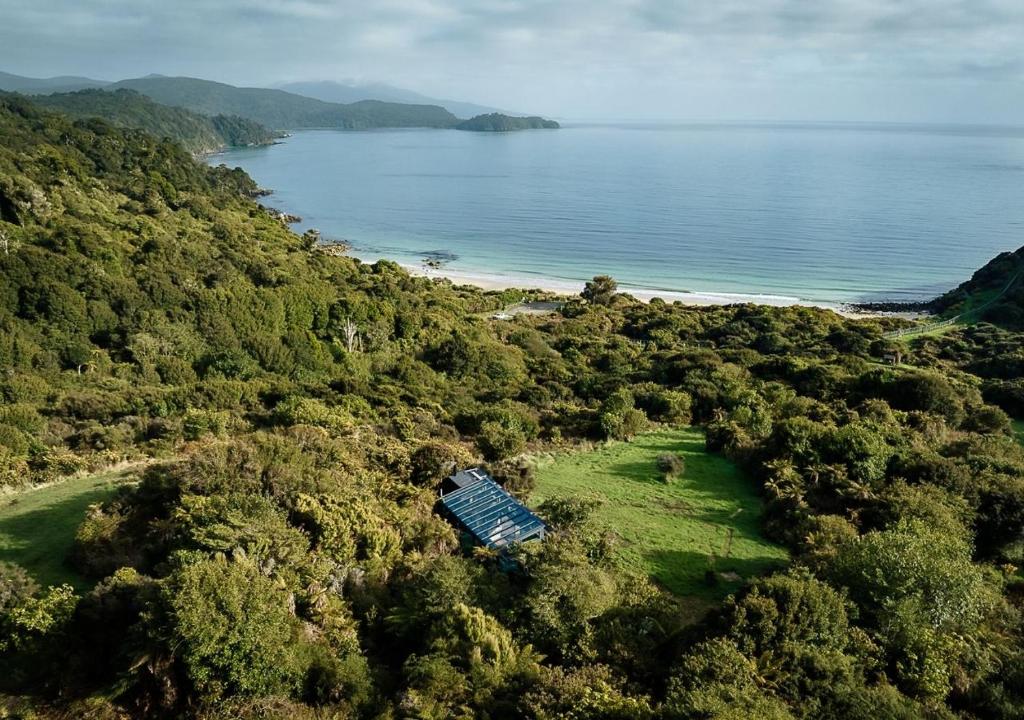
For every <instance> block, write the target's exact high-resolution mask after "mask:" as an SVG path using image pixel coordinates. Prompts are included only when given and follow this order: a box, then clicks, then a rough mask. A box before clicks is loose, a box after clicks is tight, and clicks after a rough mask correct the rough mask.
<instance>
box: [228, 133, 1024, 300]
mask: <svg viewBox="0 0 1024 720" xmlns="http://www.w3.org/2000/svg"><path fill="white" fill-rule="evenodd" d="M211 162H214V163H221V162H224V163H227V164H229V165H240V166H241V167H243V168H244V169H245V170H247V171H248V172H249V173H250V174H251V175H252V176H253V177H254V178H255V179H256V181H257V182H259V183H260V185H262V186H264V187H268V188H272V189H273V190H274V195H273V196H272V197H270V198H268V199H267V200H266V202H267V203H268V204H271V205H273V206H275V207H278V208H280V209H282V210H287V211H289V212H293V213H296V214H298V215H301V216H302V217H303V219H304V222H303V227H309V226H312V227H316V228H319V229H320V230H321V231H322V232H323V234H324V235H325V236H326V237H328V238H334V239H344V240H347V241H349V242H351V243H352V244H353V245H354V247H355V249H356V254H357V255H359V256H360V257H364V258H376V257H387V258H391V259H395V260H398V261H400V262H407V263H419V262H421V261H422V259H423V258H424V257H426V256H432V255H433V256H439V257H442V258H446V259H449V260H450V265H449V266H450V267H451V268H452V269H453V270H459V271H465V272H485V273H496V274H500V273H507V274H511V275H515V276H520V277H525V278H538V284H540V281H539V279H540V278H551V279H556V280H574V281H577V280H583V279H587V278H589V277H592V276H593V275H595V274H598V273H608V274H611V275H613V276H615V277H616V279H618V280H619V281H620V284H622V285H624V286H632V287H638V288H651V289H657V290H675V291H697V292H728V293H750V294H775V295H783V296H791V297H796V298H800V299H802V300H807V301H815V302H842V301H852V300H865V299H868V300H878V299H897V300H908V299H921V298H927V297H932V296H934V295H935V294H937V293H938V292H941V291H943V290H946V289H948V288H950V287H953V286H955V285H956V284H957V283H959V282H960V281H962V280H964V279H966V278H967V277H968V276H970V274H971V273H972V272H973V271H974V270H975V269H977V268H978V267H980V266H981V265H983V264H984V263H985V262H986V261H988V260H989V259H990V258H991V257H992V256H994V255H995V254H996V253H998V252H1000V251H1003V250H1012V249H1016V248H1017V247H1019V246H1021V245H1024V202H1022V201H1024V130H1020V129H1018V130H1014V129H992V128H957V127H951V128H942V127H913V126H883V125H831V124H830V125H785V126H780V125H770V126H768V125H766V126H736V125H732V126H720V125H679V126H569V127H565V128H563V129H561V130H554V131H550V130H549V131H529V132H519V133H507V134H490V133H468V132H458V131H454V130H396V131H373V132H338V131H328V130H323V131H304V132H298V133H295V134H294V135H293V136H292V137H290V138H288V139H286V140H285V141H284V142H283V143H281V144H279V145H275V146H272V147H267V148H257V149H245V150H235V151H231V152H229V153H226V154H223V155H219V156H216V157H215V158H212V159H211Z"/></svg>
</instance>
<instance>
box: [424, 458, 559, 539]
mask: <svg viewBox="0 0 1024 720" xmlns="http://www.w3.org/2000/svg"><path fill="white" fill-rule="evenodd" d="M441 513H442V514H443V515H444V516H445V517H446V518H447V519H448V520H449V521H450V522H451V523H452V524H453V525H455V526H456V527H458V528H459V529H460V530H462V531H464V532H466V533H467V534H469V536H470V537H472V538H473V540H474V542H476V543H478V544H480V545H484V546H485V547H488V548H491V549H494V550H500V549H502V548H504V547H507V546H508V545H511V544H513V543H520V542H525V541H527V540H534V539H537V540H543V539H544V536H545V535H546V534H547V529H548V528H547V525H545V524H544V521H543V520H541V519H540V518H539V517H537V516H536V515H534V514H533V513H532V512H531V511H530V510H529V509H528V508H527V507H526V506H525V505H523V504H522V503H520V502H519V501H518V500H516V499H515V498H514V497H512V496H511V495H509V494H508V492H506V490H505V488H503V487H502V486H501V485H499V484H498V483H496V482H495V481H494V479H493V478H492V477H491V476H490V475H488V474H487V473H485V472H484V471H483V470H480V469H479V468H469V469H468V470H460V471H459V472H457V473H455V474H454V475H452V476H450V477H449V478H447V479H446V480H445V481H444V482H443V483H442V484H441Z"/></svg>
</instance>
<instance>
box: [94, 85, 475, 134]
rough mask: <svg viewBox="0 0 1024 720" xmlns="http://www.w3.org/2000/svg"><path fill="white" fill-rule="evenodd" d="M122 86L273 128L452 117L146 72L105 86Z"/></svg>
mask: <svg viewBox="0 0 1024 720" xmlns="http://www.w3.org/2000/svg"><path fill="white" fill-rule="evenodd" d="M117 88H127V89H129V90H134V91H136V92H138V93H141V94H142V95H145V96H147V97H149V98H152V99H153V100H155V101H156V102H158V103H161V104H163V105H172V106H175V107H183V108H186V109H188V110H192V111H193V112H197V113H202V114H204V115H235V116H238V117H243V118H246V119H248V120H252V121H254V122H257V123H259V124H260V125H263V126H264V127H268V128H272V129H274V130H295V129H300V128H337V129H341V130H367V129H371V128H385V127H432V128H450V127H454V126H455V125H456V124H457V123H458V118H456V117H455V116H454V115H452V114H451V113H450V112H448V111H447V110H445V109H444V108H442V107H438V106H436V105H409V104H405V103H393V102H381V101H379V100H363V101H360V102H355V103H348V104H342V103H329V102H323V101H322V100H315V99H313V98H309V97H304V96H302V95H295V94H294V93H289V92H285V91H283V90H268V89H266V88H240V87H235V86H234V85H227V84H225V83H218V82H212V81H210V80H200V79H197V78H188V77H164V76H160V75H157V76H148V77H144V78H135V79H132V80H121V81H119V82H116V83H114V84H112V85H110V86H108V89H111V90H113V89H117Z"/></svg>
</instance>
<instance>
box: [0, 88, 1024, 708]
mask: <svg viewBox="0 0 1024 720" xmlns="http://www.w3.org/2000/svg"><path fill="white" fill-rule="evenodd" d="M255 190H256V188H255V185H254V183H253V182H252V180H251V179H250V178H248V177H247V176H246V175H245V174H244V173H243V172H242V171H240V170H230V169H227V168H225V167H218V168H209V167H206V166H204V165H202V164H200V163H197V162H195V161H193V160H192V158H191V157H190V156H189V155H188V154H187V152H186V151H185V150H184V149H182V148H181V147H180V146H179V145H177V144H175V143H173V142H171V141H169V140H164V139H157V138H155V137H153V136H151V135H148V134H146V133H143V132H141V131H137V130H128V129H122V128H116V127H113V126H111V125H110V124H108V123H105V122H102V121H100V120H95V119H85V120H78V121H72V120H70V119H68V118H66V117H64V116H61V115H57V114H53V113H51V112H48V111H44V110H41V109H38V108H37V107H35V106H34V105H32V104H31V103H30V102H28V101H27V100H25V99H23V98H19V97H16V96H4V97H0V364H2V367H3V373H2V375H0V484H2V485H3V486H5V487H6V488H7V489H8V491H11V492H13V491H15V490H17V489H21V488H24V487H27V486H30V485H36V484H44V483H53V482H59V481H60V480H61V479H62V478H65V477H67V476H69V475H71V474H73V473H75V472H84V471H89V470H95V469H99V468H104V467H108V466H111V465H114V464H115V463H119V462H125V461H128V462H133V463H137V467H138V468H139V473H140V475H141V478H140V481H139V482H138V483H136V484H128V485H125V486H124V487H123V488H122V489H121V491H120V492H119V493H118V494H117V495H116V496H115V497H114V498H113V499H111V500H109V501H107V502H105V503H103V504H102V505H99V506H96V507H94V508H92V509H91V510H90V511H89V512H88V514H87V516H86V517H85V518H84V522H83V523H82V524H81V526H80V528H79V529H78V533H77V536H76V541H75V546H74V548H73V550H72V553H71V555H70V557H69V558H68V562H69V563H71V564H72V566H73V567H74V568H75V569H76V571H77V572H79V573H81V574H82V575H84V576H86V577H88V578H90V579H91V584H90V588H89V589H85V590H76V589H75V588H73V587H71V586H69V585H55V586H49V587H43V586H40V585H39V584H38V583H37V582H35V581H34V579H33V578H32V577H31V576H30V575H29V574H28V573H27V572H26V571H25V570H24V569H23V568H20V567H18V566H16V565H13V564H10V563H7V564H2V565H0V692H2V693H3V695H2V703H3V705H2V707H4V710H3V712H5V713H6V714H7V715H8V716H21V715H24V716H31V717H52V718H65V717H66V718H71V717H76V718H77V717H90V718H128V717H133V718H134V717H201V718H437V719H441V718H491V719H493V720H498V719H505V718H539V719H549V718H550V719H552V720H553V719H554V718H579V719H581V720H582V719H583V718H606V719H608V720H612V719H614V720H654V719H655V718H663V719H665V720H668V719H676V718H680V719H682V718H687V719H689V718H694V719H696V718H717V719H722V720H725V719H731V718H737V719H738V718H748V717H758V718H766V719H780V720H782V719H790V718H807V719H812V718H813V719H815V720H817V719H819V718H844V719H845V718H852V719H857V718H863V719H864V720H876V719H878V718H908V719H909V718H935V719H953V718H1006V719H1010V718H1018V717H1021V715H1022V714H1024V625H1022V615H1021V610H1022V605H1024V579H1022V576H1021V574H1020V570H1019V568H1020V567H1021V564H1022V563H1024V449H1022V448H1021V446H1020V445H1019V444H1018V442H1017V441H1016V439H1015V437H1014V434H1013V430H1012V426H1011V419H1010V416H1011V415H1012V416H1013V417H1024V388H1022V386H1021V376H1022V372H1021V369H1022V367H1024V365H1022V362H1021V358H1022V357H1024V335H1021V334H1018V333H1016V332H1014V330H1013V329H1012V327H1011V328H1000V327H998V326H995V325H990V324H977V325H974V326H972V327H970V328H966V329H962V330H957V331H954V332H950V333H947V334H944V335H935V336H929V337H925V338H923V339H921V340H919V341H915V344H914V345H913V346H912V347H903V348H902V349H901V352H902V356H903V357H902V360H903V362H902V363H900V364H898V365H891V364H886V363H884V362H882V361H881V360H882V359H883V358H885V357H887V356H891V355H892V354H893V352H894V351H895V350H896V349H897V347H896V346H895V345H894V344H893V343H894V341H891V340H887V339H885V338H884V333H885V331H887V330H889V329H892V328H893V327H894V326H895V325H896V324H897V323H898V322H900V321H895V320H885V319H865V320H856V321H855V320H847V319H844V318H842V317H840V316H838V315H836V314H834V313H832V312H830V311H826V310H819V309H813V308H803V307H793V308H770V307H762V306H754V305H735V306H728V307H712V308H695V307H689V306H684V305H681V304H670V303H666V302H662V301H658V300H654V301H651V302H649V303H643V302H639V301H637V300H635V299H633V298H631V297H630V296H628V295H625V294H621V293H618V292H617V289H616V287H615V284H614V282H613V281H612V280H611V279H610V278H595V280H594V281H593V282H591V283H589V284H588V287H587V289H586V291H585V292H584V293H583V294H582V296H581V297H579V298H574V299H568V300H567V301H566V302H565V303H564V304H563V305H562V306H561V309H560V310H559V311H558V312H556V313H554V314H551V315H528V314H524V315H518V316H516V317H514V318H513V319H511V320H503V321H496V320H493V319H492V318H491V315H492V314H493V312H494V311H496V310H498V309H500V308H502V307H504V306H505V305H506V304H507V303H508V302H509V301H510V300H512V299H513V298H518V297H520V296H521V293H515V294H512V293H496V292H485V291H483V290H479V289H474V288H468V287H455V286H453V285H451V284H450V283H448V282H446V281H441V280H436V281H435V280H430V279H426V278H417V277H411V276H410V275H409V274H407V273H406V272H405V271H403V270H402V269H401V268H400V267H398V266H397V265H395V264H393V263H389V262H386V261H381V262H378V263H375V264H373V265H368V264H363V263H360V262H358V261H357V260H355V259H352V258H349V257H345V256H336V255H334V254H330V253H326V252H322V251H321V250H320V249H319V246H318V245H317V243H316V239H317V238H316V235H315V234H307V235H305V236H302V237H300V236H297V235H295V234H293V233H291V232H289V231H288V230H287V229H286V228H285V227H284V226H283V225H282V224H281V223H280V222H278V221H277V220H276V219H275V218H274V217H273V216H272V215H271V214H270V213H269V212H268V211H266V210H265V209H263V208H261V207H260V206H259V205H258V204H257V203H256V202H254V201H253V200H252V195H253V193H254V192H255ZM687 424H696V425H700V426H703V427H704V428H705V431H706V442H707V446H708V449H709V450H711V451H713V452H716V453H720V454H722V455H724V456H726V457H727V458H729V459H731V460H732V461H734V462H735V463H738V464H739V465H740V466H741V467H742V468H743V469H744V470H745V471H746V476H747V477H748V478H749V482H750V483H751V484H752V485H754V486H756V488H757V489H758V491H759V492H760V493H761V495H762V496H763V499H764V508H765V509H764V518H763V527H764V532H765V533H767V534H768V535H769V536H770V537H771V538H773V539H775V540H776V541H778V542H781V543H784V544H785V546H786V547H787V548H788V550H789V553H790V558H791V560H790V563H789V564H788V566H787V567H785V568H784V569H782V570H779V571H778V572H775V573H773V574H770V575H767V576H762V577H752V578H749V579H748V581H747V583H746V584H745V586H744V587H743V588H742V589H741V590H740V591H739V592H737V593H736V594H734V595H732V596H730V597H728V598H727V599H726V600H725V601H724V602H722V603H720V604H719V605H718V606H716V607H714V608H713V609H712V610H711V611H710V612H709V613H707V615H706V616H704V617H702V618H701V619H699V620H698V621H696V622H694V621H693V619H692V618H690V617H688V616H687V615H686V614H685V613H683V612H682V610H681V598H678V597H676V596H673V595H672V594H671V593H669V592H667V591H666V590H665V589H663V588H660V587H658V586H657V585H655V584H654V583H652V582H651V581H649V580H648V579H647V578H646V577H643V576H638V575H637V574H635V573H631V572H629V571H627V570H624V569H623V566H622V565H621V564H620V563H618V562H617V561H616V552H617V546H616V538H615V537H614V535H613V534H612V533H609V532H608V530H607V528H605V527H602V526H601V525H599V524H597V523H595V521H594V519H593V515H592V510H593V508H591V507H589V506H588V505H587V504H586V503H585V502H580V501H578V500H574V499H572V498H564V499H560V500H557V501H549V502H547V503H545V504H543V505H541V506H540V508H539V512H540V513H541V515H542V516H543V517H544V518H545V519H546V521H547V522H548V524H549V525H550V528H551V532H550V534H549V535H548V538H547V539H546V540H545V541H544V542H533V543H528V544H525V545H523V546H522V547H519V548H515V549H514V551H513V552H512V554H511V555H510V556H505V557H498V556H495V554H493V553H490V552H487V551H483V550H481V549H473V548H467V547H465V546H464V545H463V544H462V543H460V540H459V537H458V536H457V534H456V533H455V531H454V530H453V528H452V527H451V526H450V525H448V524H447V523H446V522H444V521H443V520H442V519H441V518H440V517H438V515H437V514H436V513H435V512H434V511H433V508H434V503H435V500H436V489H437V487H438V484H439V483H440V481H441V479H442V478H443V476H444V475H445V474H446V473H447V472H448V470H449V469H450V468H451V467H453V466H456V465H458V466H465V465H468V464H471V463H477V462H484V463H486V464H487V466H488V467H489V469H490V470H491V472H492V473H493V475H494V477H495V478H497V479H498V480H499V481H501V482H503V483H504V484H505V486H506V487H507V488H508V489H509V490H510V491H512V492H514V493H517V494H519V495H520V496H522V497H528V496H529V493H530V490H531V483H532V479H531V466H530V464H529V462H528V459H529V457H530V455H531V453H534V452H536V451H538V450H545V449H557V448H561V449H571V448H573V447H576V446H578V445H581V444H584V443H596V442H602V441H604V440H607V439H617V440H628V439H629V438H631V437H633V436H634V435H636V434H637V433H640V432H643V431H644V430H645V429H647V428H651V427H657V426H670V425H687ZM510 561H511V562H510Z"/></svg>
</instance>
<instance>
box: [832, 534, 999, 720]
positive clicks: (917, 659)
mask: <svg viewBox="0 0 1024 720" xmlns="http://www.w3.org/2000/svg"><path fill="white" fill-rule="evenodd" d="M827 574H828V576H829V577H830V578H831V579H832V580H833V581H834V582H836V583H837V584H839V585H841V586H844V587H846V588H848V589H849V593H850V597H851V598H852V599H853V600H854V602H856V603H857V605H858V606H859V607H860V609H861V612H862V613H863V615H864V616H865V620H866V621H867V623H868V624H869V626H870V627H871V628H872V629H873V630H874V631H875V634H876V637H877V640H878V642H879V643H880V644H882V645H883V646H884V647H885V648H886V650H887V652H888V655H889V658H890V661H891V663H892V665H893V667H895V669H896V672H895V675H896V680H897V681H898V683H899V685H900V686H901V687H902V688H903V689H904V691H906V692H909V693H910V694H912V695H914V696H917V697H922V698H927V699H934V700H941V699H942V698H944V697H945V696H946V695H947V694H948V692H949V690H950V688H951V683H952V677H951V676H952V675H953V674H954V673H955V672H956V668H957V664H958V662H959V661H960V660H961V658H962V657H963V655H964V654H965V653H966V652H967V651H968V647H969V641H968V638H970V637H972V636H973V635H974V633H975V632H976V631H977V629H978V627H979V625H980V624H981V622H982V621H983V619H984V618H985V616H986V615H987V614H988V613H990V612H991V611H992V609H993V608H994V607H995V603H996V599H997V596H996V594H995V591H994V589H993V588H991V587H990V586H989V585H988V583H987V582H986V580H985V576H984V574H983V573H982V571H981V570H980V569H979V568H978V567H977V566H975V565H974V564H972V562H971V546H970V544H969V543H968V542H967V540H966V539H965V538H964V536H963V534H962V533H961V534H958V533H956V532H955V531H953V530H951V528H949V527H941V526H939V527H931V526H928V525H926V524H924V523H923V522H921V521H919V520H901V521H900V522H898V523H897V524H896V525H895V526H893V527H891V528H888V529H885V530H879V531H874V532H869V533H867V534H865V535H863V536H861V537H860V538H859V539H857V540H856V541H854V542H851V543H849V544H848V545H846V546H844V547H843V548H842V549H841V550H840V552H839V554H838V555H837V557H836V559H835V562H834V563H832V565H831V566H829V567H828V568H827Z"/></svg>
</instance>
